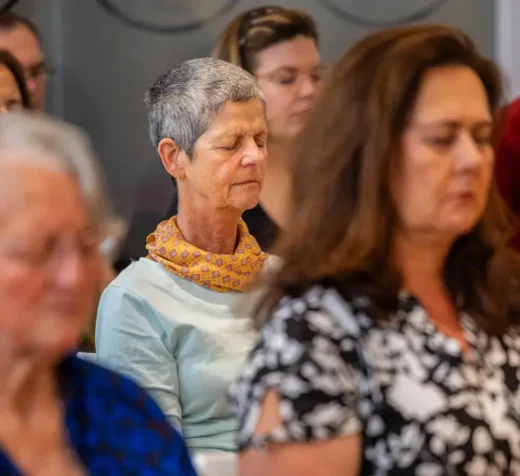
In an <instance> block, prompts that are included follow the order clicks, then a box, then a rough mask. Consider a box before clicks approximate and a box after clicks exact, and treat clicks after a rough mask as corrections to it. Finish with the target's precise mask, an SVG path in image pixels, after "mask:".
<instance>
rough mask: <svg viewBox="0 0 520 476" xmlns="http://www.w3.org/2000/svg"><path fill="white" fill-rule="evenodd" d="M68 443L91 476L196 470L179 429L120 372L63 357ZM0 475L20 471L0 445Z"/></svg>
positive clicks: (160, 475) (177, 475)
mask: <svg viewBox="0 0 520 476" xmlns="http://www.w3.org/2000/svg"><path fill="white" fill-rule="evenodd" d="M58 380H59V383H60V385H61V391H62V395H63V399H64V402H65V408H66V426H67V429H68V432H69V438H70V441H71V443H72V446H73V447H74V449H75V450H76V453H77V454H78V455H79V458H80V459H81V461H82V462H83V464H84V465H85V468H86V469H87V470H88V471H89V473H90V474H91V475H94V476H123V475H124V476H132V475H133V476H196V473H195V470H194V469H193V466H192V464H191V460H190V457H189V455H188V452H187V450H186V446H185V445H184V441H183V439H182V436H181V435H180V433H178V432H177V431H176V430H174V429H173V428H172V427H171V426H170V425H169V423H168V422H167V421H166V419H165V417H164V415H163V414H162V412H161V411H160V410H159V407H158V406H157V405H156V404H155V402H154V401H153V400H152V399H151V398H150V397H148V396H147V395H146V393H145V392H144V391H143V390H141V389H140V388H139V387H138V386H137V385H136V384H134V383H133V382H131V381H130V380H128V379H127V378H125V377H121V376H119V375H117V374H115V373H112V372H110V371H108V370H105V369H103V368H101V367H99V366H97V365H94V364H91V363H89V362H85V361H83V360H80V359H78V358H77V357H69V358H67V359H65V360H64V362H63V363H62V364H61V365H60V366H59V368H58ZM0 475H2V476H21V473H20V472H19V471H18V470H17V469H16V468H15V467H14V466H13V464H12V463H11V462H10V461H9V459H8V458H7V456H6V455H5V454H4V453H2V451H1V450H0Z"/></svg>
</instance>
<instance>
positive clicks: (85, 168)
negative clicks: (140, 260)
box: [0, 114, 194, 476]
mask: <svg viewBox="0 0 520 476" xmlns="http://www.w3.org/2000/svg"><path fill="white" fill-rule="evenodd" d="M109 209H110V208H109V207H108V204H107V201H106V199H105V196H104V193H103V187H102V185H101V181H100V178H99V174H98V172H97V170H96V166H95V162H94V161H93V158H92V155H91V151H90V148H89V146H88V143H87V141H86V139H85V138H84V137H83V136H82V134H81V133H79V132H78V131H77V130H76V129H74V128H73V127H72V126H68V125H65V124H62V123H58V122H56V121H53V120H50V119H46V118H44V117H33V116H27V115H23V114H5V115H3V116H1V117H0V217H1V219H0V220H1V224H2V225H1V227H0V268H1V269H2V273H0V299H1V302H2V312H1V315H0V373H1V375H2V386H1V388H0V474H2V476H15V475H16V476H18V475H21V474H25V475H36V474H37V475H39V476H40V475H41V476H46V475H49V476H50V475H52V476H55V475H67V476H75V475H86V474H93V475H94V474H95V475H106V474H144V473H143V471H145V472H146V474H150V475H164V476H166V475H170V474H182V475H194V471H193V469H192V466H191V463H190V460H189V457H188V454H187V451H186V447H185V446H184V443H183V441H182V438H181V436H180V435H179V433H178V432H177V431H175V430H173V429H172V428H171V427H170V426H169V424H168V422H167V420H166V419H165V418H164V415H163V414H162V413H161V411H160V410H159V408H158V407H157V406H156V404H155V403H154V402H153V401H152V400H151V399H150V398H149V397H148V396H146V394H145V393H144V392H143V391H142V390H141V389H139V388H138V387H137V386H136V385H135V384H133V383H132V382H130V381H129V380H127V379H126V378H123V377H120V376H117V375H116V374H114V373H112V372H109V371H108V370H104V369H102V368H101V367H98V366H96V365H93V364H90V363H88V362H84V361H81V360H79V359H78V358H76V357H75V356H74V355H73V353H74V350H75V348H76V346H77V343H78V340H79V338H80V336H81V333H82V332H83V330H84V328H85V327H86V325H87V324H88V321H89V319H90V317H91V315H92V311H93V307H94V306H95V297H96V294H97V290H98V285H99V278H100V272H101V263H102V262H101V258H100V255H99V251H98V250H99V238H100V237H101V236H102V230H103V227H104V224H105V223H106V218H107V214H106V212H107V211H108V210H109Z"/></svg>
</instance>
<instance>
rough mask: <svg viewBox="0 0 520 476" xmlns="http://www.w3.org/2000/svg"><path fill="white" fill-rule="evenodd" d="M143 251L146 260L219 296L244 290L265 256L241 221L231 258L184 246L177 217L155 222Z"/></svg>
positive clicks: (260, 269) (250, 282)
mask: <svg viewBox="0 0 520 476" xmlns="http://www.w3.org/2000/svg"><path fill="white" fill-rule="evenodd" d="M146 249H147V250H148V253H149V255H148V258H149V259H152V260H153V261H157V262H158V263H161V264H162V265H163V266H164V268H165V269H166V270H168V271H170V272H171V273H173V274H175V275H177V276H179V277H181V278H183V279H186V280H188V281H191V282H193V283H196V284H198V285H200V286H203V287H205V288H208V289H212V290H214V291H218V292H221V293H225V292H230V291H239V292H244V291H247V290H248V289H249V287H250V286H251V284H252V283H253V282H254V280H255V279H256V277H257V275H258V274H259V273H260V272H261V271H262V269H263V267H264V263H265V261H266V260H267V258H268V257H269V255H268V254H267V253H264V252H263V251H262V250H261V249H260V246H259V245H258V243H257V241H256V239H255V238H254V237H253V236H252V235H250V234H249V231H248V229H247V225H246V224H245V222H244V221H243V220H242V219H241V220H240V221H239V222H238V245H237V247H236V249H235V252H234V253H233V254H232V255H221V254H216V253H210V252H208V251H203V250H200V249H199V248H197V247H196V246H194V245H192V244H190V243H188V242H187V241H186V240H185V239H184V237H183V236H182V233H181V232H180V230H179V228H178V227H177V217H172V218H170V219H169V220H167V221H163V222H162V223H159V225H158V226H157V228H156V230H155V231H154V232H153V233H151V234H150V235H148V237H147V239H146Z"/></svg>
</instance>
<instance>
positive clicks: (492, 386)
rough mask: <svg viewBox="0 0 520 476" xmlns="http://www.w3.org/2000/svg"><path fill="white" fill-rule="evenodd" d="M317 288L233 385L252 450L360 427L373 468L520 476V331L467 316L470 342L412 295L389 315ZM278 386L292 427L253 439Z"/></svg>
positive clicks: (279, 316) (243, 437) (279, 314)
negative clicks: (445, 328) (267, 398)
mask: <svg viewBox="0 0 520 476" xmlns="http://www.w3.org/2000/svg"><path fill="white" fill-rule="evenodd" d="M368 304H369V303H368V301H367V300H366V299H362V298H359V299H354V300H353V301H351V302H346V301H345V300H344V299H343V298H342V297H341V296H340V295H339V294H338V293H337V292H336V291H335V290H334V289H323V288H320V287H316V288H314V289H312V290H311V291H309V292H308V293H307V294H306V295H305V296H303V297H301V298H295V299H288V298H286V299H285V300H283V301H282V302H281V304H280V306H279V308H278V309H277V310H276V312H275V313H274V314H273V318H272V320H271V321H270V322H269V323H268V324H267V325H266V327H264V329H263V330H262V332H261V334H260V338H259V341H258V343H257V345H256V347H255V348H254V349H253V351H252V353H251V355H250V357H249V360H248V363H247V365H246V367H245V369H244V371H243V373H242V375H241V377H240V378H239V379H238V380H237V381H236V383H235V384H234V385H233V387H232V389H231V397H232V406H233V408H234V411H235V412H236V413H237V414H238V417H239V433H238V441H239V445H240V447H241V448H242V449H243V448H246V447H259V446H263V445H265V444H266V443H268V442H270V441H276V442H286V441H293V442H308V441H313V440H325V439H328V438H334V437H341V436H346V435H351V434H355V433H360V434H361V435H362V438H363V455H362V461H363V466H362V474H363V475H376V476H378V475H399V476H401V475H417V476H450V475H471V476H494V475H500V476H502V475H520V389H519V380H520V336H519V334H518V333H517V332H516V331H513V330H511V331H510V332H509V333H507V334H506V335H504V336H503V337H501V338H497V337H490V336H488V335H487V334H486V333H484V332H483V331H481V330H479V329H478V328H477V325H476V324H475V322H474V321H473V320H472V319H471V318H470V317H469V316H467V315H462V316H461V322H462V326H463V329H464V332H465V335H466V339H467V341H468V347H469V350H467V351H466V352H464V353H463V352H462V349H461V346H460V345H459V343H458V341H456V340H455V339H452V338H449V337H446V336H445V335H443V334H442V333H440V332H438V331H437V329H436V327H435V326H434V325H433V324H432V322H431V321H430V320H429V318H428V316H427V314H426V312H425V310H424V309H423V308H422V307H421V305H420V304H419V303H418V302H417V301H416V300H414V299H413V298H411V297H406V296H403V298H402V299H401V304H400V310H399V312H398V313H397V314H396V315H395V316H393V318H392V319H391V320H390V321H389V322H384V323H380V322H374V321H373V320H372V319H371V318H370V312H369V307H368ZM268 388H272V389H275V390H276V392H277V394H278V396H279V398H280V414H281V419H282V425H281V427H279V428H277V429H275V430H274V431H273V432H272V433H271V434H270V435H268V436H266V437H261V438H260V437H257V436H255V435H253V432H254V428H255V426H256V422H257V419H258V416H259V410H260V402H261V399H262V397H263V396H264V394H265V392H266V390H267V389H268Z"/></svg>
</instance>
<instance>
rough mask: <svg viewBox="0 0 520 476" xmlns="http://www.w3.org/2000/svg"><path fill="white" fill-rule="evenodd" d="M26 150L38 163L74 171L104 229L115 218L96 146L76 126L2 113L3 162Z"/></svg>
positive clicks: (0, 148) (97, 222)
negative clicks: (10, 156) (94, 149)
mask: <svg viewBox="0 0 520 476" xmlns="http://www.w3.org/2000/svg"><path fill="white" fill-rule="evenodd" d="M18 152H22V153H24V154H25V155H26V156H27V157H26V158H24V159H21V160H28V159H29V160H30V162H31V163H32V162H35V163H37V164H38V165H45V166H48V167H50V168H53V169H57V170H60V171H63V172H65V173H68V174H71V175H73V176H74V178H75V179H76V180H77V181H78V184H79V188H80V191H81V193H82V195H83V197H84V199H85V201H86V203H87V205H88V208H89V211H90V213H91V217H92V219H93V222H94V224H95V225H96V226H97V228H98V230H99V232H100V233H104V232H105V227H106V226H107V225H108V224H109V223H110V222H111V220H112V218H113V215H112V207H111V205H110V201H109V200H108V197H107V194H106V189H105V184H104V181H103V179H102V175H101V173H100V170H99V167H98V164H97V162H96V159H95V156H94V153H93V149H92V147H91V145H90V141H89V140H88V138H87V137H86V136H85V135H84V134H83V133H82V132H81V131H80V130H79V129H77V128H76V127H74V126H72V125H70V124H67V123H65V122H61V121H58V120H55V119H50V118H48V117H45V116H43V115H39V114H34V113H32V114H30V113H26V112H24V113H9V114H2V115H0V164H1V163H2V162H3V161H4V160H8V159H6V157H8V156H9V155H11V154H12V153H18Z"/></svg>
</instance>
